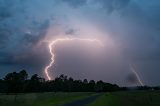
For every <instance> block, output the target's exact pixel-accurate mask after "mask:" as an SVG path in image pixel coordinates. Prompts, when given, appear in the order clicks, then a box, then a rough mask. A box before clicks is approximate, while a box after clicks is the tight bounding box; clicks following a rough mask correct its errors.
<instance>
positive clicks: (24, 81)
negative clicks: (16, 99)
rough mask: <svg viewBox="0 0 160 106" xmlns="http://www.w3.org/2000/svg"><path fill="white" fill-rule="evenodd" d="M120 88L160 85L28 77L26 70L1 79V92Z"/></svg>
mask: <svg viewBox="0 0 160 106" xmlns="http://www.w3.org/2000/svg"><path fill="white" fill-rule="evenodd" d="M120 90H160V87H159V86H155V87H149V86H137V87H119V86H118V85H116V84H111V83H106V82H103V81H102V80H100V81H94V80H90V81H88V80H87V79H84V80H74V79H73V78H72V77H68V76H66V75H63V74H62V75H60V76H59V77H56V78H55V79H54V80H49V81H48V80H45V79H44V78H41V77H39V76H38V75H37V74H34V75H32V76H31V77H30V78H29V77H28V73H27V71H26V70H22V71H20V72H12V73H8V74H7V75H6V76H5V77H4V78H3V79H0V93H29V92H113V91H120Z"/></svg>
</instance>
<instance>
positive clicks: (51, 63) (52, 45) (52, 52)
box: [44, 38, 104, 80]
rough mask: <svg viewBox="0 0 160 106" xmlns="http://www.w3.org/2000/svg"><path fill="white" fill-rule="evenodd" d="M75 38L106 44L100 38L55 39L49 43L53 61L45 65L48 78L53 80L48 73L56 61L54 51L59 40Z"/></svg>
mask: <svg viewBox="0 0 160 106" xmlns="http://www.w3.org/2000/svg"><path fill="white" fill-rule="evenodd" d="M73 40H78V41H86V42H95V43H98V44H99V45H100V46H104V45H103V44H102V42H101V41H100V40H98V39H83V38H59V39H55V40H53V41H52V42H50V43H49V45H48V48H49V53H50V54H51V61H50V63H49V64H48V65H47V66H46V67H45V69H44V72H45V74H46V76H47V78H48V80H51V77H50V75H49V73H48V71H49V69H50V68H51V67H52V66H53V64H54V63H55V53H54V46H55V45H56V44H57V43H59V42H64V41H73Z"/></svg>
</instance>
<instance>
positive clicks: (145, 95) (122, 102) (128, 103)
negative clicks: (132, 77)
mask: <svg viewBox="0 0 160 106" xmlns="http://www.w3.org/2000/svg"><path fill="white" fill-rule="evenodd" d="M88 106H160V91H127V92H114V93H105V94H103V95H102V96H100V97H99V98H97V99H96V101H94V102H93V103H91V104H89V105H88Z"/></svg>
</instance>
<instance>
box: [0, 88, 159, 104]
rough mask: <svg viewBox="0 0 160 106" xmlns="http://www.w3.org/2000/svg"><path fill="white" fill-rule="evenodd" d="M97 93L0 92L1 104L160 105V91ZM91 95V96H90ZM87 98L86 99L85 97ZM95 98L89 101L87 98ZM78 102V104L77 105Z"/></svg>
mask: <svg viewBox="0 0 160 106" xmlns="http://www.w3.org/2000/svg"><path fill="white" fill-rule="evenodd" d="M94 95H95V93H80V92H79V93H78V92H76V93H60V92H59V93H54V92H50V93H30V94H18V95H17V96H16V95H5V94H0V106H63V105H65V104H72V105H65V106H73V104H74V106H79V104H83V103H82V102H84V103H89V104H86V105H87V106H160V91H124V92H113V93H101V94H100V95H99V94H98V95H99V96H97V98H95V99H92V97H94ZM89 97H91V98H89ZM85 98H86V99H85ZM91 99H92V100H93V101H91V102H87V100H88V101H89V100H91ZM76 104H77V105H76ZM82 106H85V105H82Z"/></svg>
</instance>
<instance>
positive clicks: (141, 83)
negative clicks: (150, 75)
mask: <svg viewBox="0 0 160 106" xmlns="http://www.w3.org/2000/svg"><path fill="white" fill-rule="evenodd" d="M130 69H131V71H132V72H133V73H134V74H135V75H136V77H137V79H138V82H139V84H140V85H141V86H144V84H143V82H142V80H141V78H140V77H139V75H138V73H137V72H136V70H135V69H134V68H133V66H132V65H131V64H130Z"/></svg>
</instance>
